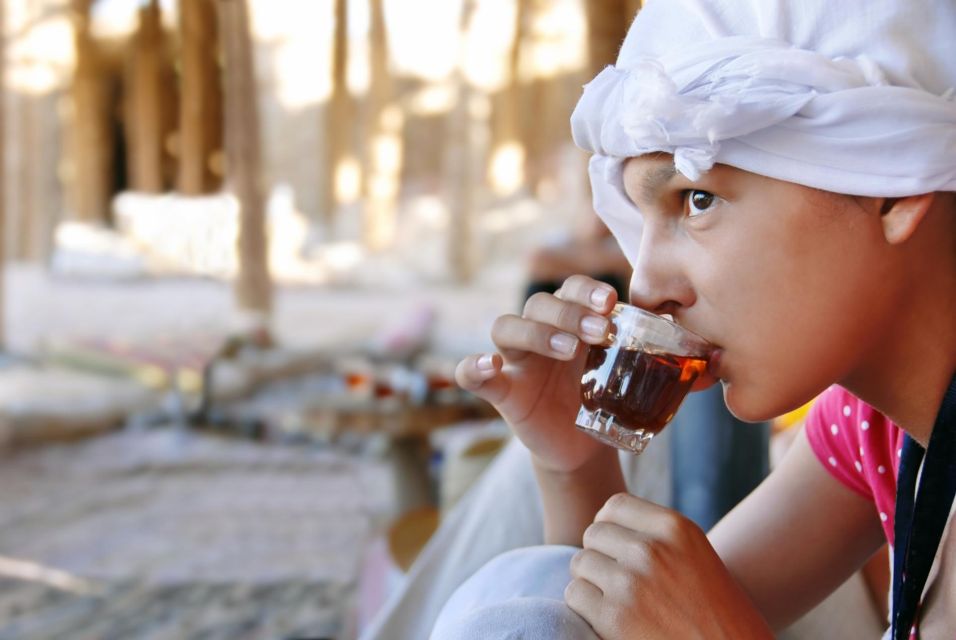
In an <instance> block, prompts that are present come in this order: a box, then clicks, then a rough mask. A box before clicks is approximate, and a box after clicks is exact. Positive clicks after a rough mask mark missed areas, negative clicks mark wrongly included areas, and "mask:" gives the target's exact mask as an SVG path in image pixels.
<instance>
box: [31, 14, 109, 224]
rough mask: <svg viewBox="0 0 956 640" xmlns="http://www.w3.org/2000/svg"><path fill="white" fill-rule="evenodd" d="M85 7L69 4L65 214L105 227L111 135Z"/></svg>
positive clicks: (103, 81) (99, 65) (100, 67)
mask: <svg viewBox="0 0 956 640" xmlns="http://www.w3.org/2000/svg"><path fill="white" fill-rule="evenodd" d="M91 4H92V0H74V1H73V6H72V9H73V11H72V17H73V37H74V40H73V42H74V47H75V49H76V68H75V71H74V75H73V85H72V88H71V96H72V101H73V121H72V123H71V127H70V138H71V140H70V147H71V152H72V153H71V154H70V159H71V165H72V169H73V170H72V172H71V173H72V175H71V180H70V191H71V193H72V197H71V200H72V207H71V209H72V210H73V214H74V215H75V217H76V219H78V220H81V221H86V222H105V221H106V220H107V219H108V217H109V206H110V183H111V179H110V170H111V168H112V162H113V131H112V127H111V126H110V121H109V104H108V95H107V84H106V79H105V77H104V64H103V62H102V60H101V53H100V51H99V49H98V47H97V44H96V42H95V41H94V39H93V36H92V34H91V33H90V6H91ZM25 151H26V153H31V150H30V149H25Z"/></svg>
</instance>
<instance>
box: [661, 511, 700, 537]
mask: <svg viewBox="0 0 956 640" xmlns="http://www.w3.org/2000/svg"><path fill="white" fill-rule="evenodd" d="M697 531H699V527H697V525H696V524H694V523H693V522H692V521H691V520H689V519H688V518H685V517H684V516H683V515H681V514H679V513H677V512H670V513H668V514H667V516H666V517H665V520H664V536H665V539H666V540H667V541H668V542H670V543H672V544H673V543H678V544H679V543H685V542H689V541H690V540H691V539H692V538H693V537H694V535H695V533H696V532H697Z"/></svg>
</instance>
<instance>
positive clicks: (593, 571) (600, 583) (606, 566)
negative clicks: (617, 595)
mask: <svg viewBox="0 0 956 640" xmlns="http://www.w3.org/2000/svg"><path fill="white" fill-rule="evenodd" d="M570 568H571V576H572V577H574V578H579V579H582V580H587V581H588V582H590V583H591V584H593V585H594V586H596V587H597V588H598V589H600V590H601V592H602V593H604V594H608V593H610V592H612V591H616V590H620V589H621V588H622V587H624V586H625V585H624V583H625V582H627V576H628V574H627V572H626V571H625V570H624V566H623V565H621V564H620V563H619V562H618V561H617V560H615V559H614V558H611V557H610V556H606V555H604V554H603V553H601V552H600V551H596V550H594V549H582V550H580V551H578V552H577V553H576V554H574V556H573V557H572V558H571V567H570Z"/></svg>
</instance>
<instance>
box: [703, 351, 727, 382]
mask: <svg viewBox="0 0 956 640" xmlns="http://www.w3.org/2000/svg"><path fill="white" fill-rule="evenodd" d="M723 355H724V350H723V349H721V348H719V347H718V348H717V349H714V351H713V352H712V353H711V354H710V359H708V360H707V373H708V374H710V375H711V376H713V377H714V378H716V379H718V380H719V379H720V364H721V360H723Z"/></svg>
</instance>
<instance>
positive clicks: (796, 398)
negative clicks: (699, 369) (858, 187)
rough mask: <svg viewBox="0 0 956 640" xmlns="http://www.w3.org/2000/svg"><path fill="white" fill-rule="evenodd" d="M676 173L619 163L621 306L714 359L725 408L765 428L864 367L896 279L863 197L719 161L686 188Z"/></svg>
mask: <svg viewBox="0 0 956 640" xmlns="http://www.w3.org/2000/svg"><path fill="white" fill-rule="evenodd" d="M673 166H674V165H673V158H672V157H671V156H669V155H666V154H657V155H650V156H642V157H639V158H632V159H630V160H629V161H628V162H627V164H626V166H625V170H624V185H625V189H626V191H627V194H628V196H630V198H631V200H633V201H634V203H635V204H636V205H637V207H638V208H639V209H640V210H641V213H642V216H643V224H644V229H643V236H642V239H641V246H640V253H639V258H638V262H637V263H636V264H635V265H634V275H633V278H632V280H631V289H630V293H631V302H632V303H634V304H636V305H638V306H641V307H644V308H647V309H651V310H654V311H657V312H658V313H672V314H673V315H674V317H675V319H676V320H677V321H678V322H679V323H680V324H682V325H684V326H685V327H687V328H689V329H691V330H692V331H694V332H696V333H698V334H700V335H702V336H703V337H705V338H707V339H708V340H710V341H711V342H713V343H715V344H716V345H717V346H718V347H720V348H721V349H722V352H721V353H720V355H719V358H718V360H717V365H716V371H715V373H716V374H717V375H719V376H720V378H721V379H722V381H723V384H724V398H725V400H726V402H727V405H728V407H729V408H730V409H731V411H733V412H734V413H735V414H736V415H737V416H739V417H740V418H741V419H744V420H766V419H769V418H771V417H774V416H776V415H779V414H781V413H784V412H786V411H788V410H791V409H794V408H795V407H797V406H799V405H801V404H803V403H804V402H807V401H809V400H810V399H812V398H813V397H814V396H815V395H816V394H817V393H819V392H821V391H823V389H825V388H826V387H827V386H828V385H829V384H831V383H832V382H834V381H840V380H843V379H844V378H846V377H847V376H848V375H849V374H851V373H852V372H853V371H854V370H855V369H856V368H859V367H861V366H863V363H864V362H865V361H866V360H867V359H869V358H870V357H873V355H874V354H875V353H876V349H879V344H878V341H879V337H880V336H881V335H882V333H883V330H884V329H885V328H886V323H887V322H889V321H890V319H891V318H892V317H893V313H892V311H893V310H894V309H893V303H892V301H893V300H894V298H895V297H896V295H895V292H896V291H897V290H898V288H899V287H900V283H901V279H900V277H899V275H898V271H897V272H894V268H893V265H894V260H893V259H891V256H890V255H888V244H887V242H886V240H885V237H884V235H883V230H882V225H881V222H880V215H879V211H878V210H876V209H875V208H874V207H873V206H870V205H871V204H872V201H867V200H865V199H857V198H851V197H848V196H841V195H836V194H832V193H827V192H823V191H819V190H816V189H810V188H808V187H802V186H799V185H795V184H793V183H788V182H782V181H780V180H774V179H772V178H766V177H763V176H759V175H756V174H753V173H749V172H746V171H742V170H740V169H735V168H733V167H729V166H725V165H717V166H715V167H714V168H713V169H711V170H710V171H709V172H707V173H706V174H705V175H704V176H703V177H701V179H700V180H698V181H696V182H691V181H690V180H688V179H687V178H685V177H684V176H682V175H680V174H677V173H675V172H674V170H673Z"/></svg>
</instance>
